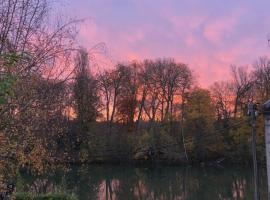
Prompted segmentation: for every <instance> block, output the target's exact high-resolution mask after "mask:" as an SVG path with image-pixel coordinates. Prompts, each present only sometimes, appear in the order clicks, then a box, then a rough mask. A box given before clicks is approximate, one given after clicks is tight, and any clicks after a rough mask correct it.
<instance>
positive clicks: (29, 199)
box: [15, 193, 77, 200]
mask: <svg viewBox="0 0 270 200" xmlns="http://www.w3.org/2000/svg"><path fill="white" fill-rule="evenodd" d="M15 200H77V198H76V197H74V196H73V195H67V194H43V195H38V196H34V195H32V194H30V193H17V194H15Z"/></svg>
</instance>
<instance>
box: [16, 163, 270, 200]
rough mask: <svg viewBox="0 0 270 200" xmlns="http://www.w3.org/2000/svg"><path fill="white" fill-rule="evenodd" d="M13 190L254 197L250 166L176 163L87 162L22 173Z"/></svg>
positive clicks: (123, 197) (228, 199) (181, 199)
mask: <svg viewBox="0 0 270 200" xmlns="http://www.w3.org/2000/svg"><path fill="white" fill-rule="evenodd" d="M265 179H266V171H265V170H264V169H262V170H260V192H261V197H262V199H265V198H264V197H266V195H267V188H266V187H267V186H266V180H265ZM17 191H31V192H32V193H34V194H38V193H46V192H62V193H69V194H74V195H75V196H77V197H78V198H79V199H81V200H87V199H91V200H94V199H97V200H106V199H108V200H129V199H130V200H132V199H134V200H137V199H138V200H148V199H150V200H151V199H158V200H166V199H170V200H171V199H172V200H209V199H220V200H234V199H235V200H236V199H243V200H244V199H245V200H248V199H253V183H252V171H251V170H250V169H249V168H247V167H231V168H222V169H215V168H180V167H156V168H147V167H139V168H135V167H131V166H115V165H114V166H110V165H99V166H88V167H81V168H80V167H75V168H73V169H72V170H70V171H68V172H66V173H63V172H56V173H52V174H51V175H47V176H46V175H43V176H39V177H38V178H35V177H30V176H29V175H27V174H22V175H21V176H20V177H19V178H18V183H17Z"/></svg>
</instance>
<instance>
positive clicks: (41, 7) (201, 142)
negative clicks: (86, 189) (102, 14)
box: [0, 0, 270, 175]
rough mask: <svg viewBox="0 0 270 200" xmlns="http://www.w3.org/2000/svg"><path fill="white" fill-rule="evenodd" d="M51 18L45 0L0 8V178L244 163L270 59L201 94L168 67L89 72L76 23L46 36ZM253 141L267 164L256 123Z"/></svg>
mask: <svg viewBox="0 0 270 200" xmlns="http://www.w3.org/2000/svg"><path fill="white" fill-rule="evenodd" d="M49 11H50V9H49V2H47V1H36V0H26V1H14V0H7V1H4V3H2V4H0V27H1V28H0V156H1V159H0V164H1V167H3V170H2V169H1V170H2V171H5V170H7V169H9V173H7V174H10V173H16V170H17V169H18V168H28V169H31V170H33V171H38V172H39V171H42V170H45V169H47V168H52V167H57V166H58V165H60V164H63V163H64V164H67V163H84V162H86V163H89V162H165V163H182V164H186V163H208V162H211V163H212V162H214V163H219V162H221V161H224V162H226V161H228V162H238V163H247V162H249V161H250V160H251V152H250V151H251V150H250V149H251V148H250V140H251V129H250V125H249V117H248V116H247V104H248V102H250V101H253V102H256V103H259V104H262V103H264V102H265V101H266V100H267V99H268V98H269V97H270V59H268V58H267V57H262V58H259V59H258V60H257V61H256V62H255V64H253V65H252V68H247V67H245V66H232V67H231V76H230V77H228V81H226V82H216V83H214V84H213V85H212V86H211V87H210V88H207V89H206V88H201V87H200V86H199V85H200V83H199V82H198V79H197V77H196V76H195V75H194V72H193V71H192V70H191V69H190V67H189V66H188V65H187V64H185V63H181V62H178V61H175V60H174V59H171V58H161V59H147V60H141V61H130V62H119V63H118V64H116V65H115V67H114V68H111V69H108V68H106V66H104V67H105V68H106V70H99V71H93V70H92V68H91V66H93V65H92V64H93V63H92V62H94V61H93V59H92V57H93V55H92V53H93V52H89V51H88V50H87V49H85V48H83V47H79V46H78V45H77V43H76V33H77V31H76V23H80V22H78V21H76V20H74V21H69V22H67V23H66V22H65V23H63V22H62V21H58V22H57V23H56V24H55V26H54V27H51V26H49V25H48V23H47V20H48V19H49V16H50V12H49ZM96 48H98V46H96ZM217 67H218V66H217ZM257 140H258V141H257V144H258V149H257V150H258V159H259V161H260V162H264V160H265V156H264V152H265V151H264V133H263V120H262V117H261V116H259V117H258V118H257ZM7 166H8V167H7ZM11 169H12V170H11ZM10 171H11V172H10ZM7 174H5V175H7Z"/></svg>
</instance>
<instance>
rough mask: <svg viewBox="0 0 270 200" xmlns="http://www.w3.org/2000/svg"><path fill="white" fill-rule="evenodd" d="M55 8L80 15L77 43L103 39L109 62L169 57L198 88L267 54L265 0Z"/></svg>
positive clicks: (96, 0)
mask: <svg viewBox="0 0 270 200" xmlns="http://www.w3.org/2000/svg"><path fill="white" fill-rule="evenodd" d="M58 9H59V10H61V12H64V13H65V14H66V15H68V16H69V17H71V18H73V17H76V18H79V19H85V22H84V23H83V24H81V25H80V27H79V36H78V39H79V43H80V44H81V45H83V46H85V47H87V48H89V49H90V48H91V47H92V46H94V45H95V44H97V43H99V42H104V43H106V46H107V48H108V54H107V55H106V56H107V57H108V58H109V60H112V62H116V61H128V60H133V59H145V58H160V57H161V58H163V57H173V58H175V59H176V60H177V61H179V62H184V63H187V64H188V65H189V66H190V67H191V69H192V70H193V71H194V72H195V75H196V76H198V77H199V78H198V82H200V84H201V86H204V87H207V86H209V85H210V84H211V83H213V82H214V81H218V80H225V79H228V76H229V71H230V65H232V64H237V65H250V66H251V64H252V63H254V61H255V60H256V59H257V58H258V57H260V56H264V55H269V53H270V47H269V46H268V43H267V37H268V35H269V33H270V12H269V11H270V1H269V0H258V1H257V0H256V1H255V0H226V1H220V0H76V1H75V0H65V2H63V3H62V4H61V6H59V8H58ZM104 65H105V64H104ZM103 67H104V66H103Z"/></svg>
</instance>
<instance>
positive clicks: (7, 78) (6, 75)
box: [0, 53, 20, 105]
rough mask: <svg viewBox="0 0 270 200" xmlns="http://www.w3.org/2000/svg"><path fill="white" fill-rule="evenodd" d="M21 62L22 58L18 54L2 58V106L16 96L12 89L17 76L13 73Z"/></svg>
mask: <svg viewBox="0 0 270 200" xmlns="http://www.w3.org/2000/svg"><path fill="white" fill-rule="evenodd" d="M19 60H20V56H18V55H17V54H15V53H14V54H8V55H5V56H2V58H0V61H2V63H0V69H1V74H0V105H1V104H4V103H6V102H7V99H8V98H9V97H11V96H13V95H14V93H13V91H12V87H13V86H14V84H15V82H16V76H15V75H14V73H13V72H12V71H14V69H13V68H14V67H15V65H16V64H17V62H18V61H19Z"/></svg>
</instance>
